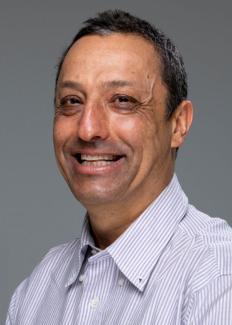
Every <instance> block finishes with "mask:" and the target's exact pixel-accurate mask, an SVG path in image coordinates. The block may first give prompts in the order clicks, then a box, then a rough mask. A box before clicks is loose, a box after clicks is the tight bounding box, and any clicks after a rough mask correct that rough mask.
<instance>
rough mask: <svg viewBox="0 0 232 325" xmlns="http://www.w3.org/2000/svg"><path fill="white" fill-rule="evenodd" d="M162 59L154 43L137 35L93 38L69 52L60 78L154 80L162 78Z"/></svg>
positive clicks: (86, 38) (74, 46) (75, 45)
mask: <svg viewBox="0 0 232 325" xmlns="http://www.w3.org/2000/svg"><path fill="white" fill-rule="evenodd" d="M160 65H161V64H160V58H159V56H158V54H157V52H156V50H155V49H154V46H153V45H152V44H151V42H149V41H147V40H146V39H144V38H142V37H141V36H137V35H133V34H118V33H113V34H110V35H106V36H105V35H104V36H101V35H90V36H84V37H82V38H81V39H79V40H78V41H77V42H76V43H75V44H74V45H73V46H72V47H71V49H70V50H69V52H68V53H67V55H66V57H65V59H64V62H63V65H62V69H61V73H60V77H59V79H79V78H82V79H83V78H84V80H85V81H87V80H88V79H90V78H95V80H96V81H97V80H100V79H101V80H102V81H104V79H107V78H108V77H110V78H113V79H121V77H122V75H123V77H125V76H126V78H127V79H131V80H132V81H133V80H136V81H137V82H138V81H139V80H138V79H144V78H148V79H149V78H153V77H154V75H155V76H156V77H157V75H160V70H161V69H160Z"/></svg>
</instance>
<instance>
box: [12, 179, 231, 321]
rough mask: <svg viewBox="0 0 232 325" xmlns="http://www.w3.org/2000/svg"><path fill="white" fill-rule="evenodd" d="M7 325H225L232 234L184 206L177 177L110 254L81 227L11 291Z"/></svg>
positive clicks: (218, 221) (216, 221) (228, 307)
mask: <svg viewBox="0 0 232 325" xmlns="http://www.w3.org/2000/svg"><path fill="white" fill-rule="evenodd" d="M6 324H7V325H62V324H65V325H74V324H75V325H77V324H81V325H99V324H110V325H149V324H153V325H154V324H156V325H171V324H172V325H177V324H181V325H185V324H189V325H190V324H192V325H193V324H198V325H206V324H208V325H231V324H232V229H231V228H230V227H229V226H228V224H227V223H226V222H225V221H223V220H221V219H216V218H210V217H209V216H207V215H205V214H203V213H202V212H200V211H198V210H197V209H196V208H194V207H193V206H192V205H190V204H188V199H187V197H186V196H185V194H184V192H183V191H182V189H181V187H180V185H179V183H178V180H177V178H176V176H175V175H174V177H173V179H172V181H171V183H170V184H169V185H168V186H167V187H166V188H165V190H164V191H163V192H162V193H161V194H160V195H159V197H158V198H157V199H156V200H155V201H154V202H153V203H152V204H150V206H149V207H148V208H147V209H146V210H145V211H144V212H143V213H142V214H141V215H140V216H139V217H138V218H137V219H136V220H135V221H134V222H133V223H132V224H131V225H130V227H129V228H128V229H127V230H126V231H125V232H124V233H123V234H122V235H121V236H120V237H119V238H118V239H117V240H116V241H115V242H114V243H113V244H111V245H110V246H109V247H107V248H106V249H104V250H99V249H98V248H96V247H95V246H94V241H93V239H92V237H91V235H90V232H89V225H88V221H87V220H86V221H85V222H84V225H83V230H82V235H81V238H80V239H77V240H74V241H72V242H70V243H67V244H63V245H60V246H58V247H55V248H53V249H52V250H50V251H49V252H48V254H47V255H46V256H45V257H44V259H43V260H42V262H41V263H40V264H39V265H38V266H37V267H36V268H35V270H34V272H33V273H32V274H31V276H30V277H29V278H27V279H26V280H24V282H22V283H21V284H20V285H19V287H18V288H17V289H16V291H15V293H14V295H13V297H12V300H11V303H10V307H9V311H8V316H7V321H6Z"/></svg>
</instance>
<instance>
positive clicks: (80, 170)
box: [70, 151, 125, 175]
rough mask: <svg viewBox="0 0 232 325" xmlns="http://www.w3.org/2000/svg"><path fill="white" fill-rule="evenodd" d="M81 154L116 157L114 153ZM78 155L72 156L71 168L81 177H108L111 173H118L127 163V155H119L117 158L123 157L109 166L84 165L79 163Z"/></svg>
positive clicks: (111, 162)
mask: <svg viewBox="0 0 232 325" xmlns="http://www.w3.org/2000/svg"><path fill="white" fill-rule="evenodd" d="M78 153H80V152H78ZM81 154H86V155H93V156H103V155H104V156H105V155H116V154H113V153H110V154H109V153H99V152H98V153H97V152H95V153H93V152H91V153H90V152H89V153H87V151H85V152H82V153H81ZM76 155H77V154H75V155H71V159H70V162H71V166H72V169H73V170H74V172H75V173H76V174H81V175H106V174H109V173H113V172H116V171H117V170H118V169H119V168H120V167H121V165H122V164H123V162H124V161H125V155H118V154H117V156H121V157H120V158H119V159H118V160H116V161H110V163H109V164H107V165H103V166H96V165H84V164H81V163H80V162H79V161H78V159H77V157H76Z"/></svg>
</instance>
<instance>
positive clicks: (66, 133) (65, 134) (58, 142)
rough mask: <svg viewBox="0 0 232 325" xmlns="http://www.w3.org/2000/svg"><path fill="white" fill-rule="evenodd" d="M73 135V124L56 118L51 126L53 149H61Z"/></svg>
mask: <svg viewBox="0 0 232 325" xmlns="http://www.w3.org/2000/svg"><path fill="white" fill-rule="evenodd" d="M72 133H73V123H72V121H70V120H68V119H63V118H58V119H55V120H54V124H53V141H54V145H55V149H56V148H57V147H62V146H63V145H64V144H65V142H66V141H67V140H68V139H69V137H70V135H71V134H72Z"/></svg>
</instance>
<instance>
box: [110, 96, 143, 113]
mask: <svg viewBox="0 0 232 325" xmlns="http://www.w3.org/2000/svg"><path fill="white" fill-rule="evenodd" d="M112 104H113V106H114V107H115V108H116V109H117V108H118V109H122V110H126V111H132V110H134V109H135V108H136V106H137V105H138V101H137V100H136V99H135V98H133V97H131V96H128V95H119V94H117V95H115V96H113V99H112Z"/></svg>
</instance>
